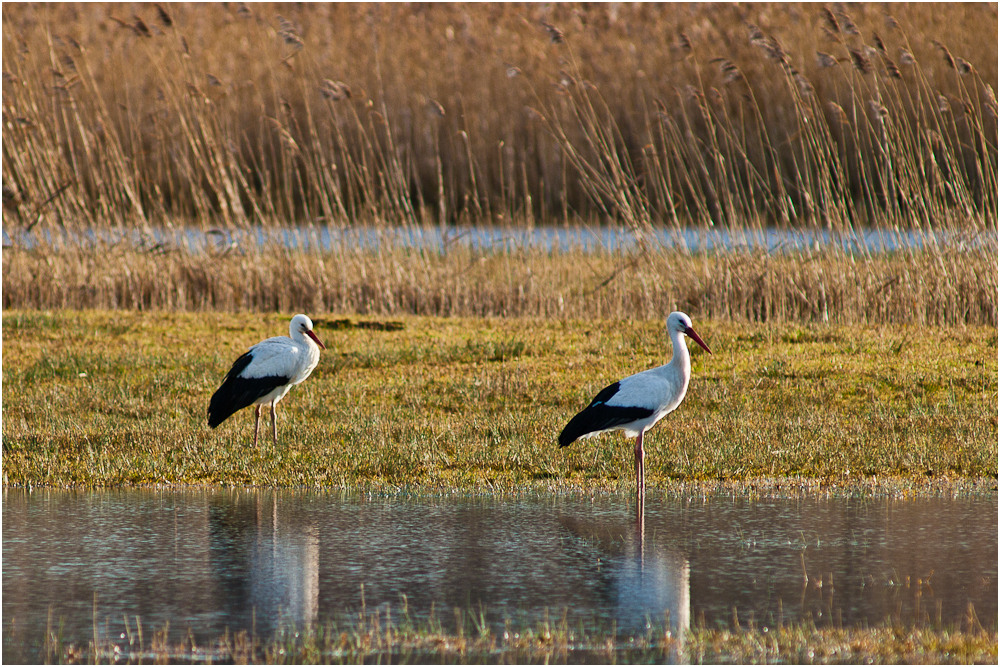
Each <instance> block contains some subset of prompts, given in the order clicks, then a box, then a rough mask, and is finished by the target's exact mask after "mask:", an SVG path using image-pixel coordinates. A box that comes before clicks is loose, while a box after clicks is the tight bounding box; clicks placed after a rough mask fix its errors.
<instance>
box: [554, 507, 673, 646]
mask: <svg viewBox="0 0 1000 667" xmlns="http://www.w3.org/2000/svg"><path fill="white" fill-rule="evenodd" d="M560 523H561V524H562V526H563V527H564V528H566V529H567V530H569V531H570V532H571V533H572V534H573V535H574V536H575V537H577V538H579V539H580V540H581V541H582V542H583V543H584V544H585V545H586V548H585V549H583V550H581V553H582V554H583V555H585V557H587V558H588V559H593V562H594V563H595V564H596V567H595V571H594V573H593V576H594V577H595V578H597V579H598V580H599V581H600V583H601V585H600V586H599V590H601V591H603V593H602V595H603V597H604V598H605V602H606V603H607V605H608V606H609V607H611V608H613V609H614V616H613V618H615V619H616V621H617V623H618V627H620V628H622V629H627V630H640V629H642V628H645V627H646V624H647V623H654V624H655V623H657V622H667V623H669V626H670V629H671V631H672V632H675V633H677V634H683V632H684V630H686V629H687V628H688V627H689V625H690V616H691V599H690V564H689V562H688V559H687V558H686V557H685V555H684V554H683V553H682V551H681V550H680V549H679V548H678V547H677V546H676V545H672V544H669V543H668V542H667V541H666V540H665V539H659V538H654V539H650V538H649V537H648V536H647V535H646V530H645V507H644V503H643V502H641V496H640V502H639V503H638V504H637V506H636V513H635V518H634V521H632V520H626V521H622V520H621V519H617V520H616V519H613V518H610V517H609V518H604V519H603V520H602V518H601V517H592V516H591V517H587V518H586V519H581V518H578V517H575V516H569V515H567V516H563V517H561V518H560Z"/></svg>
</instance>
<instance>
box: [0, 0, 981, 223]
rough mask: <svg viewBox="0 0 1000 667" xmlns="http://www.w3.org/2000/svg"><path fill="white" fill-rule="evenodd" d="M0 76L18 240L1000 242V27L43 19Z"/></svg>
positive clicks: (617, 14)
mask: <svg viewBox="0 0 1000 667" xmlns="http://www.w3.org/2000/svg"><path fill="white" fill-rule="evenodd" d="M889 12H891V14H890V13H889ZM3 56H4V58H3V62H4V72H3V75H4V82H3V111H4V132H3V167H4V168H3V187H4V206H5V209H6V212H7V213H8V215H6V216H5V222H7V224H8V225H13V226H17V227H23V228H28V227H36V226H37V227H39V228H40V229H44V228H46V227H50V228H52V229H57V228H58V227H60V226H65V227H71V228H81V227H83V228H90V227H94V226H107V225H119V224H121V225H126V226H135V225H143V224H148V223H153V224H170V223H171V222H172V221H176V220H178V219H180V220H184V221H194V222H195V223H196V224H204V225H223V226H230V227H231V226H245V225H249V224H269V225H270V224H281V223H282V222H287V221H290V220H295V221H310V222H314V221H332V222H335V223H337V224H350V223H351V222H353V221H356V220H362V221H364V222H365V223H366V224H381V223H388V224H400V223H418V222H419V223H424V222H434V223H442V224H446V223H450V222H455V221H458V222H474V223H483V222H490V223H496V222H503V223H508V222H511V221H514V222H516V223H518V224H531V223H532V222H533V221H535V220H542V221H552V220H575V219H576V217H577V216H582V217H583V218H585V219H589V220H593V219H595V218H602V219H612V220H614V221H616V222H619V223H624V224H627V225H631V226H632V227H635V228H637V229H638V228H641V227H643V226H644V225H647V224H661V223H667V224H677V225H686V224H699V225H700V224H706V225H707V224H728V225H748V224H749V225H758V226H762V225H767V224H772V223H778V224H800V225H801V224H808V225H814V226H817V227H819V226H823V227H831V228H834V229H841V228H844V227H851V226H854V225H858V224H868V223H873V222H874V223H878V224H886V225H892V226H895V225H898V226H905V227H917V228H934V229H940V228H944V227H957V228H964V229H968V228H970V227H971V228H973V229H983V228H989V227H990V226H992V225H993V224H995V221H996V203H997V199H996V192H997V183H996V173H997V103H996V96H995V90H996V87H997V86H996V77H997V70H996V66H997V9H996V5H994V4H969V3H961V4H935V5H928V4H911V5H893V6H888V7H887V6H882V5H874V4H872V5H853V4H852V5H842V4H840V3H837V4H831V5H828V6H824V5H809V4H780V5H778V4H750V5H743V4H736V5H715V4H712V5H700V4H694V5H646V4H640V5H620V4H614V5H603V4H595V5H577V4H561V3H557V4H539V5H521V4H503V5H490V4H487V5H466V4H439V5H395V4H372V5H355V4H350V5H347V4H308V3H306V4H304V5H272V4H259V5H258V4H254V5H251V6H244V5H242V4H241V3H235V4H230V5H226V6H223V5H185V4H177V5H175V4H164V5H162V6H161V5H152V4H150V5H129V6H124V5H118V4H45V5H40V4H31V3H25V4H6V5H4V7H3Z"/></svg>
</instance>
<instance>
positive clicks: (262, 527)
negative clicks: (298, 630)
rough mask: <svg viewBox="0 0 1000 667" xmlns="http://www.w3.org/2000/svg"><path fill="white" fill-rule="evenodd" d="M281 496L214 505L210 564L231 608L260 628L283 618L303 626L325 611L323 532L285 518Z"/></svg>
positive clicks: (246, 496)
mask: <svg viewBox="0 0 1000 667" xmlns="http://www.w3.org/2000/svg"><path fill="white" fill-rule="evenodd" d="M280 504H281V500H280V499H279V497H278V496H277V494H271V493H249V494H242V493H241V494H238V495H237V496H236V497H232V496H220V497H218V498H213V499H210V501H209V535H210V537H209V540H210V559H211V561H212V567H213V570H214V571H215V574H216V576H215V581H216V584H217V586H218V594H219V595H220V597H222V598H223V600H224V602H225V607H226V608H228V609H230V610H232V611H233V613H235V614H237V615H239V614H242V615H246V616H250V618H251V620H252V621H253V622H254V623H255V624H256V626H257V627H258V628H259V629H263V628H266V627H272V626H273V625H274V624H275V623H277V622H278V621H279V620H281V619H286V620H289V621H291V622H293V623H295V624H296V626H299V627H302V626H306V625H309V624H312V623H314V622H315V621H316V617H317V614H318V608H319V531H318V528H317V527H316V526H315V525H313V524H312V523H310V522H308V521H301V520H297V518H296V517H295V516H294V515H291V516H289V515H288V514H287V513H280V512H279V508H278V506H279V505H280Z"/></svg>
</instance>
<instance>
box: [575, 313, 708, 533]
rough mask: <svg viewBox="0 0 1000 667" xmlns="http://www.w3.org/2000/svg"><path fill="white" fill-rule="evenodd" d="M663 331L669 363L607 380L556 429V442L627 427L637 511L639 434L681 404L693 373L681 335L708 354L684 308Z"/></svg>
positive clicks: (641, 491)
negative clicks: (632, 440) (671, 349)
mask: <svg viewBox="0 0 1000 667" xmlns="http://www.w3.org/2000/svg"><path fill="white" fill-rule="evenodd" d="M667 333H668V334H669V335H670V342H671V343H672V344H673V347H674V356H673V358H672V359H671V360H670V363H668V364H666V365H665V366H658V367H656V368H650V369H649V370H646V371H642V372H641V373H636V374H635V375H630V376H628V377H627V378H625V379H624V380H619V381H618V382H615V383H612V384H609V385H608V386H607V387H605V388H604V389H602V390H601V391H600V392H599V393H598V394H597V396H595V397H594V400H592V401H591V402H590V405H588V406H587V407H585V408H584V409H583V410H581V411H580V412H579V413H577V415H576V416H575V417H573V418H572V419H570V420H569V423H568V424H566V427H565V428H564V429H563V430H562V433H560V434H559V447H565V446H567V445H569V444H571V443H573V442H575V441H576V440H577V439H579V438H589V437H592V436H595V435H598V434H600V433H607V432H608V431H625V436H626V437H629V438H635V483H636V501H637V502H636V510H637V511H638V512H639V515H640V516H641V513H642V501H643V499H644V496H645V484H646V479H645V466H644V464H643V461H644V459H645V456H646V454H645V451H643V448H642V436H643V434H644V433H645V432H646V431H648V430H649V429H650V428H652V426H653V424H655V423H656V422H658V421H660V419H662V418H663V417H664V416H666V415H667V413H669V412H672V411H673V410H674V409H676V408H677V406H678V405H680V404H681V401H682V400H684V394H686V393H687V388H688V381H689V380H690V379H691V355H690V354H689V353H688V349H687V345H685V344H684V338H683V336H689V337H691V338H692V339H693V340H694V342H696V343H698V345H701V347H702V348H704V350H705V351H706V352H708V353H709V354H712V351H711V350H710V349H708V345H706V344H705V342H704V341H703V340H702V339H701V337H700V336H699V335H698V334H697V333H695V330H694V328H693V327H692V326H691V318H690V317H688V316H687V315H686V314H684V313H681V312H673V313H670V315H669V316H668V317H667Z"/></svg>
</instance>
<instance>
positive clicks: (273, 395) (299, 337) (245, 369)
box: [208, 315, 326, 447]
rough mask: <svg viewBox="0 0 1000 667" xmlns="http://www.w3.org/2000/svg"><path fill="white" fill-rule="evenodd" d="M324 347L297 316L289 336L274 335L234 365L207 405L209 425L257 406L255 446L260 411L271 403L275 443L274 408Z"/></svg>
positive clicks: (310, 325) (309, 325)
mask: <svg viewBox="0 0 1000 667" xmlns="http://www.w3.org/2000/svg"><path fill="white" fill-rule="evenodd" d="M320 348H323V349H324V350H325V349H326V345H323V343H322V342H321V341H320V339H319V338H317V337H316V334H315V333H313V323H312V320H310V319H309V318H308V317H306V316H305V315H296V316H295V317H293V318H292V322H291V324H289V326H288V337H287V338H286V337H285V336H274V337H273V338H268V339H266V340H262V341H261V342H259V343H257V344H256V345H254V346H253V347H251V348H250V349H249V350H247V352H246V354H244V355H242V356H241V357H240V358H239V359H237V360H236V361H235V362H234V363H233V367H232V368H230V369H229V372H228V373H226V378H225V379H224V380H223V381H222V386H221V387H219V388H218V389H217V390H216V392H215V393H214V394H212V400H211V401H210V402H209V404H208V425H209V426H211V427H212V428H215V427H216V426H218V425H219V424H221V423H222V422H224V421H226V419H228V418H229V416H230V415H232V414H233V413H234V412H236V411H237V410H242V409H243V408H245V407H247V406H250V405H256V406H257V408H256V410H255V417H256V419H255V421H254V427H253V444H254V446H255V447H256V446H257V432H258V430H259V429H260V408H261V406H262V405H264V404H266V403H270V404H271V436H272V437H273V438H274V444H275V445H277V444H278V424H277V412H276V411H275V406H276V405H277V404H278V401H280V400H281V398H282V397H283V396H284V395H285V394H287V393H288V390H289V389H291V388H292V386H293V385H296V384H298V383H300V382H302V381H303V380H305V379H306V378H307V377H309V374H310V373H312V370H313V369H314V368H316V364H317V363H319V349H320Z"/></svg>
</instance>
